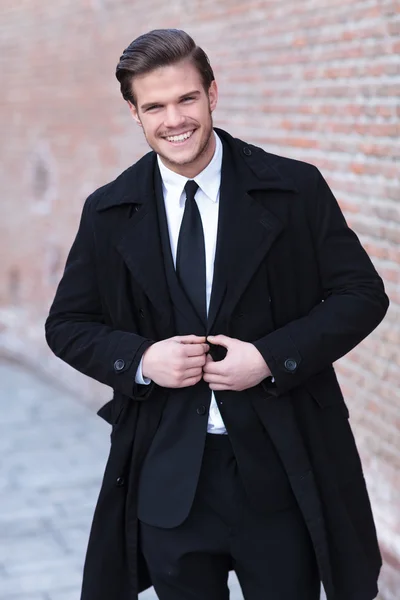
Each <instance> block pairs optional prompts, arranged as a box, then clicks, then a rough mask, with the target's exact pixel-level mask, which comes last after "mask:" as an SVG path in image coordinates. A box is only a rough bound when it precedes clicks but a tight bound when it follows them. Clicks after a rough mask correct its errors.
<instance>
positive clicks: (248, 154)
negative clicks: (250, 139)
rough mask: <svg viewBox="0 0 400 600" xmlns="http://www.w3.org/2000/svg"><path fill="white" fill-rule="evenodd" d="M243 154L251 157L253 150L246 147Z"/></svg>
mask: <svg viewBox="0 0 400 600" xmlns="http://www.w3.org/2000/svg"><path fill="white" fill-rule="evenodd" d="M243 154H245V155H246V156H251V150H250V148H248V147H247V146H245V147H244V148H243Z"/></svg>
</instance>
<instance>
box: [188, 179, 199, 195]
mask: <svg viewBox="0 0 400 600" xmlns="http://www.w3.org/2000/svg"><path fill="white" fill-rule="evenodd" d="M198 189H199V186H198V184H197V183H196V182H195V181H194V180H193V179H189V180H188V181H187V182H186V185H185V194H186V198H187V199H188V200H194V197H195V194H196V192H197V190H198Z"/></svg>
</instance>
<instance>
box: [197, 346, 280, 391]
mask: <svg viewBox="0 0 400 600" xmlns="http://www.w3.org/2000/svg"><path fill="white" fill-rule="evenodd" d="M207 340H208V341H209V342H210V343H211V344H216V345H219V346H224V348H226V349H227V351H228V352H227V355H226V357H225V358H224V360H221V361H218V362H214V361H213V360H212V358H211V356H210V355H208V356H207V362H206V364H205V366H204V368H203V379H204V381H207V383H208V384H209V386H210V388H211V389H212V390H217V391H219V390H234V391H236V392H240V391H242V390H246V389H247V388H251V387H253V386H255V385H257V384H258V383H260V382H261V381H262V380H263V379H265V378H266V377H270V376H271V375H272V373H271V371H270V370H269V367H268V365H267V363H266V362H265V360H264V359H263V357H262V356H261V354H260V352H259V351H258V350H257V348H256V347H255V346H253V344H250V343H249V342H242V341H240V340H236V339H234V338H230V337H227V336H226V335H217V336H208V338H207Z"/></svg>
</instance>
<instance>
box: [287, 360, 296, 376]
mask: <svg viewBox="0 0 400 600" xmlns="http://www.w3.org/2000/svg"><path fill="white" fill-rule="evenodd" d="M285 369H286V370H287V371H290V372H291V373H293V371H295V370H296V369H297V362H296V361H295V360H294V358H287V359H286V360H285Z"/></svg>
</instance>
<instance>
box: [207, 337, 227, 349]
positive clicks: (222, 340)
mask: <svg viewBox="0 0 400 600" xmlns="http://www.w3.org/2000/svg"><path fill="white" fill-rule="evenodd" d="M207 340H208V341H209V342H211V344H215V345H216V346H223V347H224V348H229V346H230V345H231V342H232V341H233V340H232V338H230V337H228V336H227V335H209V336H207Z"/></svg>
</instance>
